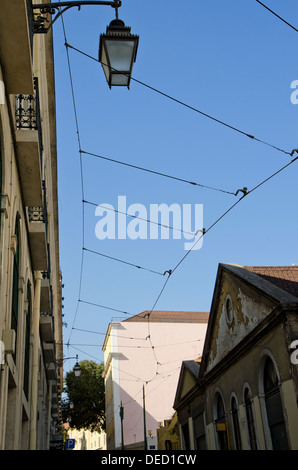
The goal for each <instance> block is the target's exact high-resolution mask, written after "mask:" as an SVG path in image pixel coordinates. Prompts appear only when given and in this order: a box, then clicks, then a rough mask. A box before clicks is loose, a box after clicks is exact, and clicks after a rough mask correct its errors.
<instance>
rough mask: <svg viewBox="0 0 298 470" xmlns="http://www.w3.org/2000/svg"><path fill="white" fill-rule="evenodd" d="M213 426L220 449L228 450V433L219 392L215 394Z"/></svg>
mask: <svg viewBox="0 0 298 470" xmlns="http://www.w3.org/2000/svg"><path fill="white" fill-rule="evenodd" d="M214 411H215V426H216V434H217V442H218V446H219V449H220V450H228V448H229V446H228V434H227V423H226V413H225V408H224V403H223V400H222V397H221V395H220V393H217V394H216V396H215V410H214Z"/></svg>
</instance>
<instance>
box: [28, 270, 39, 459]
mask: <svg viewBox="0 0 298 470" xmlns="http://www.w3.org/2000/svg"><path fill="white" fill-rule="evenodd" d="M40 290H41V272H40V271H37V272H36V275H35V291H34V309H33V351H32V382H31V385H32V386H31V409H30V442H29V449H30V450H36V442H37V439H36V438H37V390H38V350H39V317H40Z"/></svg>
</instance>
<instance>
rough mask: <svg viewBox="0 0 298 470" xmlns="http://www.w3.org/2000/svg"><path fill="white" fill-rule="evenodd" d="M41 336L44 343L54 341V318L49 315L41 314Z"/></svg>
mask: <svg viewBox="0 0 298 470" xmlns="http://www.w3.org/2000/svg"><path fill="white" fill-rule="evenodd" d="M39 326H40V336H41V340H42V341H43V342H44V343H51V342H53V341H54V323H53V317H52V315H49V314H41V315H40V320H39Z"/></svg>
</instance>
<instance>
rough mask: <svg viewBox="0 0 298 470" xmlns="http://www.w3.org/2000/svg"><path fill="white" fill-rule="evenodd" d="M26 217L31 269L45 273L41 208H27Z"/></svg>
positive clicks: (46, 265)
mask: <svg viewBox="0 0 298 470" xmlns="http://www.w3.org/2000/svg"><path fill="white" fill-rule="evenodd" d="M27 217H28V238H29V246H30V252H31V261H32V269H33V270H34V271H46V270H47V269H48V252H47V234H46V223H45V218H44V208H43V206H30V207H28V208H27Z"/></svg>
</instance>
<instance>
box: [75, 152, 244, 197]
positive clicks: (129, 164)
mask: <svg viewBox="0 0 298 470" xmlns="http://www.w3.org/2000/svg"><path fill="white" fill-rule="evenodd" d="M81 153H84V154H86V155H90V156H92V157H96V158H101V159H102V160H106V161H109V162H113V163H118V164H119V165H124V166H127V167H130V168H135V169H136V170H141V171H146V172H148V173H153V174H155V175H158V176H163V177H165V178H170V179H173V180H176V181H180V182H182V183H187V184H191V185H192V186H199V187H201V188H206V189H211V190H213V191H219V192H221V193H226V194H231V195H233V196H236V193H235V192H232V191H226V190H224V189H220V188H215V187H213V186H207V185H205V184H202V183H197V182H194V181H189V180H186V179H183V178H180V177H177V176H172V175H169V174H167V173H161V172H160V171H156V170H150V169H148V168H144V167H141V166H138V165H133V164H131V163H127V162H122V161H120V160H115V159H114V158H109V157H105V156H103V155H98V154H96V153H91V152H87V151H85V150H81Z"/></svg>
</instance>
